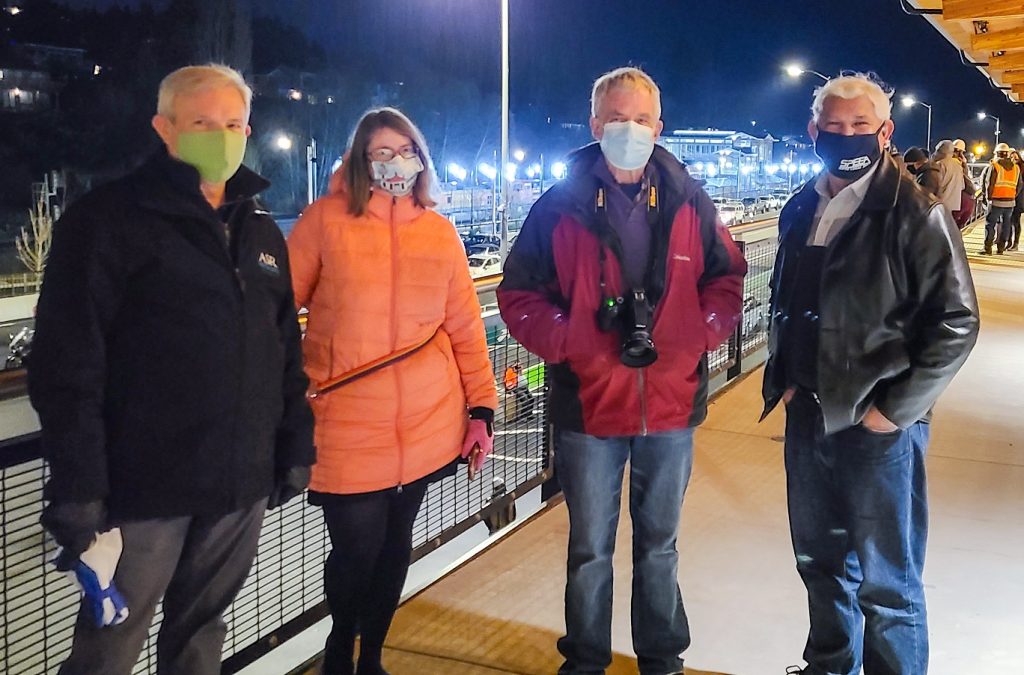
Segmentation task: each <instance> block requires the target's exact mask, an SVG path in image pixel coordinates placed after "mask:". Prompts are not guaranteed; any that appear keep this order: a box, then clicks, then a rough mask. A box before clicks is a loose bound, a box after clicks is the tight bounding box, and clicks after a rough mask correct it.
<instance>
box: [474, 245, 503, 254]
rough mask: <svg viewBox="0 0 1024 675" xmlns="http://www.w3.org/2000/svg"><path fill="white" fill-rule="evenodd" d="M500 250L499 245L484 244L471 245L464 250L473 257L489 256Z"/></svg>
mask: <svg viewBox="0 0 1024 675" xmlns="http://www.w3.org/2000/svg"><path fill="white" fill-rule="evenodd" d="M500 250H501V244H494V243H486V244H473V245H472V246H470V247H469V248H467V249H466V252H467V253H468V254H469V255H471V256H473V255H489V254H497V253H498V252H499V251H500Z"/></svg>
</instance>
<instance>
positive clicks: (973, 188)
mask: <svg viewBox="0 0 1024 675" xmlns="http://www.w3.org/2000/svg"><path fill="white" fill-rule="evenodd" d="M953 157H955V158H956V160H957V161H958V162H960V168H961V170H962V171H963V174H964V191H963V193H962V194H961V195H960V210H959V211H954V212H953V220H954V221H955V222H956V225H957V227H959V228H960V229H961V230H962V229H964V228H965V227H967V223H968V222H969V221H970V219H971V216H973V215H974V205H975V201H976V200H977V192H978V186H977V185H975V184H974V179H973V178H972V177H971V169H970V167H969V166H967V143H965V142H964V140H963V139H962V138H958V139H956V140H955V141H953Z"/></svg>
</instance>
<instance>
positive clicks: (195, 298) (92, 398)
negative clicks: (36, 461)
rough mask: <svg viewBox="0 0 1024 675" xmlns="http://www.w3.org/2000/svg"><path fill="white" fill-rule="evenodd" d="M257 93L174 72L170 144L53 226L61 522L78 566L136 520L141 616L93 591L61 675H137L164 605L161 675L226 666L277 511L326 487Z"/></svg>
mask: <svg viewBox="0 0 1024 675" xmlns="http://www.w3.org/2000/svg"><path fill="white" fill-rule="evenodd" d="M251 100H252V90H251V89H250V88H249V86H248V85H247V84H246V83H245V80H244V79H243V78H242V76H241V75H240V74H239V73H238V72H236V71H234V70H232V69H230V68H227V67H225V66H192V67H187V68H182V69H180V70H177V71H175V72H173V73H171V74H170V75H168V76H167V77H166V78H164V80H163V82H162V83H161V84H160V92H159V99H158V101H157V114H156V116H155V117H154V118H153V127H154V129H155V130H156V133H157V134H158V135H159V136H160V138H161V140H162V141H163V146H162V147H161V148H160V150H158V151H157V152H155V153H154V154H153V155H152V156H151V157H150V158H149V159H148V161H146V163H145V164H143V165H142V167H141V168H140V169H138V170H137V171H135V172H134V173H132V174H130V175H129V176H127V177H126V178H123V179H121V180H119V181H115V182H114V183H112V184H110V185H106V186H104V187H100V188H98V189H96V190H94V191H93V192H91V193H89V194H88V195H86V196H85V197H82V198H81V199H80V200H79V201H78V202H77V203H75V204H72V206H71V208H69V209H68V211H67V213H65V214H64V216H63V217H62V218H61V219H60V221H59V222H58V223H57V224H56V226H55V227H54V230H53V249H52V252H51V254H50V261H49V264H48V265H47V267H46V275H45V277H44V280H43V290H42V294H41V295H40V298H39V311H38V315H37V317H36V335H35V341H34V344H33V351H32V359H31V362H30V364H29V369H28V385H29V396H30V397H31V400H32V405H33V406H35V408H36V410H38V411H39V418H40V421H41V422H42V443H43V451H44V453H45V456H46V459H47V460H48V461H49V467H50V480H49V482H48V483H47V485H46V488H45V491H44V494H45V496H46V498H47V499H49V500H50V503H49V504H48V505H47V507H46V508H45V510H44V511H43V518H42V522H43V525H44V526H45V527H46V529H47V530H48V531H49V532H50V533H51V534H52V535H53V537H54V539H56V540H57V543H58V544H60V546H62V547H63V549H64V553H63V556H62V557H69V558H72V559H78V557H79V556H80V555H82V554H83V553H84V552H86V551H87V549H89V547H90V546H91V544H92V542H93V541H94V540H95V539H96V533H98V532H103V531H104V530H106V529H108V528H112V527H119V528H120V532H121V536H122V539H123V550H122V553H121V557H120V561H119V562H118V564H117V572H116V575H115V576H114V584H115V585H116V587H117V589H118V590H119V591H120V592H121V594H122V595H123V596H124V599H125V601H126V603H127V606H128V610H129V615H128V618H127V620H126V621H125V622H124V623H122V624H120V625H117V626H113V627H102V628H101V627H97V626H96V625H95V624H94V623H93V619H92V617H91V616H90V612H89V610H88V607H87V606H86V604H85V603H83V604H82V609H81V611H80V612H79V615H78V622H77V623H76V625H75V636H74V641H73V643H72V647H71V654H70V655H69V656H68V658H67V661H65V663H64V665H63V666H62V667H61V669H60V673H61V675H85V674H95V675H128V673H131V672H132V669H133V667H134V666H135V662H136V660H137V659H138V657H139V652H140V651H141V649H142V645H143V642H144V641H145V640H146V638H147V637H148V636H149V631H150V624H151V623H152V619H153V614H154V612H155V610H156V607H157V603H159V602H160V600H161V598H163V622H162V624H161V626H160V633H159V636H158V637H157V671H158V672H160V673H171V674H174V675H177V674H179V673H180V674H185V673H188V675H217V674H219V673H220V660H221V647H222V644H223V642H224V636H225V631H226V626H225V624H224V620H223V614H224V611H225V610H226V609H227V608H228V605H230V604H231V602H232V601H233V600H234V598H235V596H236V595H237V594H238V591H239V590H240V589H241V588H242V584H243V583H244V582H245V579H246V577H247V576H248V574H249V568H250V566H251V565H252V561H253V558H254V557H255V555H256V549H257V543H258V541H259V535H260V526H261V524H262V522H263V514H264V512H265V510H266V509H267V507H268V506H269V507H271V508H273V507H276V506H280V505H281V504H283V503H284V502H285V501H287V500H288V499H290V498H292V497H295V496H296V495H298V494H300V493H301V492H302V490H303V489H304V488H305V487H306V483H307V482H308V480H309V471H310V470H309V466H310V465H311V464H312V463H313V460H314V456H315V453H314V449H313V438H312V437H313V417H312V415H311V414H310V410H309V406H308V404H307V402H306V388H307V385H308V380H307V379H306V376H305V374H304V373H303V372H302V352H301V346H300V333H299V323H298V319H297V317H296V313H295V302H294V299H293V296H292V285H291V277H290V274H289V266H288V250H287V248H286V247H285V241H284V237H283V236H282V235H281V231H280V230H279V229H278V227H277V224H276V223H274V221H273V219H271V217H270V215H269V214H268V213H267V212H266V211H265V210H263V208H262V207H261V206H260V205H259V204H258V203H257V201H256V195H257V194H258V193H260V192H262V191H263V190H265V189H266V188H267V187H268V186H269V183H268V182H267V181H266V180H264V179H263V178H261V177H260V176H258V175H256V174H255V173H253V172H252V171H250V170H249V169H247V168H246V167H245V166H243V165H242V156H243V154H244V152H245V146H246V139H247V137H248V136H249V133H250V129H249V110H250V101H251Z"/></svg>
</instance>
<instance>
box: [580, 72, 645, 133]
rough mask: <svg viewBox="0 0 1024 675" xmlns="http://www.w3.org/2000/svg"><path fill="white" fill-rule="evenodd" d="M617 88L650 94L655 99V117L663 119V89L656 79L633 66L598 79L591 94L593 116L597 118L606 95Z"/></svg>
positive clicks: (608, 73)
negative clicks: (659, 86) (638, 90)
mask: <svg viewBox="0 0 1024 675" xmlns="http://www.w3.org/2000/svg"><path fill="white" fill-rule="evenodd" d="M615 87H624V88H626V89H640V90H643V91H647V92H649V93H650V95H651V98H653V99H654V116H655V117H657V118H658V119H659V120H660V119H661V89H659V88H658V85H657V84H656V83H655V82H654V78H652V77H651V76H650V75H648V74H647V73H645V72H644V71H642V70H640V69H639V68H634V67H632V66H625V67H623V68H616V69H615V70H612V71H610V72H607V73H605V74H604V75H602V76H601V77H599V78H597V81H596V82H594V89H593V91H592V92H591V94H590V114H591V116H593V117H597V113H598V111H599V110H600V108H601V101H603V100H604V97H605V94H607V93H608V92H609V91H611V90H612V89H613V88H615Z"/></svg>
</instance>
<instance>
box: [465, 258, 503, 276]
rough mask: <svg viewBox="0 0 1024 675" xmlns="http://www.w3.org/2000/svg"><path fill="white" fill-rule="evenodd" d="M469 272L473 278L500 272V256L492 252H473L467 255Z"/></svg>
mask: <svg viewBox="0 0 1024 675" xmlns="http://www.w3.org/2000/svg"><path fill="white" fill-rule="evenodd" d="M469 274H470V276H472V277H473V278H474V279H477V278H479V277H489V276H492V275H495V274H501V256H499V255H495V254H493V253H474V254H473V255H471V256H469Z"/></svg>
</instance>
